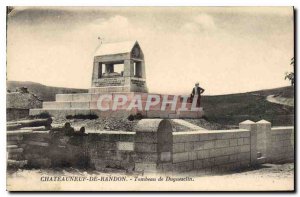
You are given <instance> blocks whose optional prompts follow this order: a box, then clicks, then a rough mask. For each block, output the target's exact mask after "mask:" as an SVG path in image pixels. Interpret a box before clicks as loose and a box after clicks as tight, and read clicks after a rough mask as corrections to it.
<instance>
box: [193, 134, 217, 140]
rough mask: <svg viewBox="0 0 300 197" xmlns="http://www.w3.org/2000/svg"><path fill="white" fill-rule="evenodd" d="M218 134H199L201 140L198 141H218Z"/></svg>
mask: <svg viewBox="0 0 300 197" xmlns="http://www.w3.org/2000/svg"><path fill="white" fill-rule="evenodd" d="M217 135H218V134H217V133H203V134H202V133H201V134H199V140H197V141H208V140H216V139H217Z"/></svg>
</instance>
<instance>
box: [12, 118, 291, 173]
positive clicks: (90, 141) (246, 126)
mask: <svg viewBox="0 0 300 197" xmlns="http://www.w3.org/2000/svg"><path fill="white" fill-rule="evenodd" d="M239 127H240V128H239V129H235V130H199V131H185V132H173V130H172V126H171V123H170V121H169V120H162V119H142V120H140V121H139V122H138V124H137V125H136V127H135V131H134V132H125V131H118V132H116V131H103V132H102V131H101V132H95V133H88V134H86V135H83V136H64V135H60V134H58V135H54V134H53V133H51V132H49V131H30V130H26V129H24V130H19V131H8V132H7V144H8V146H7V152H8V160H9V161H10V162H12V161H14V162H20V163H21V164H22V165H23V166H25V165H27V166H29V167H57V166H58V167H70V166H72V167H76V168H82V167H84V168H92V169H96V170H99V171H106V170H110V171H111V170H115V171H123V172H132V171H136V172H147V173H148V172H150V173H173V174H178V173H192V174H195V175H202V174H211V173H223V172H227V171H232V170H240V169H242V168H246V167H250V166H254V165H257V164H261V163H265V162H270V163H277V162H291V161H293V159H294V157H293V156H294V155H293V154H294V143H293V139H294V138H293V135H294V133H293V130H294V129H293V127H275V128H271V124H270V123H269V122H267V121H259V122H257V123H254V122H252V121H249V120H247V121H244V122H242V123H240V125H239ZM261 133H263V135H265V136H266V137H263V138H261V136H263V135H262V134H261Z"/></svg>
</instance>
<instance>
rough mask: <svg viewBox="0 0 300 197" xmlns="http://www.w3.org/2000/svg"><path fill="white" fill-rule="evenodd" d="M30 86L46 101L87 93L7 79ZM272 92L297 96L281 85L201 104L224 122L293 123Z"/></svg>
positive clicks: (211, 116) (9, 85)
mask: <svg viewBox="0 0 300 197" xmlns="http://www.w3.org/2000/svg"><path fill="white" fill-rule="evenodd" d="M17 87H27V88H28V90H29V91H30V92H32V93H33V94H36V95H37V96H38V97H39V98H41V99H43V101H54V100H55V95H56V94H59V93H60V94H61V93H64V94H67V93H86V92H87V90H86V89H74V88H62V87H50V86H45V85H42V84H39V83H34V82H19V81H8V82H7V89H9V90H15V89H16V88H17ZM269 95H274V96H276V97H280V98H289V99H291V98H294V87H282V88H275V89H268V90H260V91H254V92H247V93H240V94H228V95H217V96H203V97H202V101H201V105H202V107H203V108H204V111H205V118H206V119H207V120H208V121H211V122H216V123H219V124H222V125H234V126H237V125H238V124H239V123H240V122H242V121H244V120H247V119H249V120H253V121H258V120H261V119H265V120H268V121H270V122H271V123H272V124H273V125H275V126H276V125H277V126H283V125H294V107H292V106H287V105H282V104H277V103H272V102H269V101H267V100H266V98H267V97H268V96H269Z"/></svg>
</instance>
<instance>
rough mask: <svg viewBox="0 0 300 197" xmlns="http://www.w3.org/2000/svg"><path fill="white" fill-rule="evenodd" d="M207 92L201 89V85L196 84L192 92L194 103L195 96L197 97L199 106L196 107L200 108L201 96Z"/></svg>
mask: <svg viewBox="0 0 300 197" xmlns="http://www.w3.org/2000/svg"><path fill="white" fill-rule="evenodd" d="M204 91H205V90H204V89H203V88H201V87H200V86H199V83H198V82H197V83H195V87H194V88H193V90H192V94H191V99H192V101H193V99H194V96H197V104H196V107H200V100H201V94H202V93H203V92H204Z"/></svg>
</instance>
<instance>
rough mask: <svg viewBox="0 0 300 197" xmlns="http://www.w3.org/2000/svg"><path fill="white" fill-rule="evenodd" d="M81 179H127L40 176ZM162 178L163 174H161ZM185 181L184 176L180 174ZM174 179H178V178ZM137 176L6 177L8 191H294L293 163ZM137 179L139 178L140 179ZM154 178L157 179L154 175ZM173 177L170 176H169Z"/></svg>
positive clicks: (61, 172)
mask: <svg viewBox="0 0 300 197" xmlns="http://www.w3.org/2000/svg"><path fill="white" fill-rule="evenodd" d="M54 176H65V177H66V176H80V177H110V176H114V177H126V179H127V181H125V182H122V181H121V182H120V181H118V182H107V181H105V182H104V181H101V182H99V181H98V182H97V181H92V182H90V181H84V182H82V181H81V182H70V181H69V182H65V181H62V182H57V181H41V179H42V178H41V177H54ZM162 176H163V175H162ZM180 176H182V178H186V176H184V175H180ZM180 176H177V177H180ZM135 177H137V175H128V176H126V175H124V174H120V173H111V174H109V173H101V172H97V171H91V172H86V171H82V170H77V169H72V168H67V169H57V170H46V169H44V170H18V171H16V172H12V173H9V174H8V176H7V189H8V190H36V191H41V190H56V191H63V190H73V191H99V190H102V191H105V190H113V191H116V190H123V191H124V190H134V191H136V190H143V191H145V190H159V191H163V190H166V191H170V190H174V191H184V190H188V191H193V190H194V191H258V190H263V191H266V190H268V191H270V190H272V191H274V190H293V188H294V164H293V163H289V164H281V165H275V164H264V165H263V166H262V167H260V168H258V169H254V170H248V171H244V172H240V173H232V174H226V175H218V176H206V177H191V178H189V179H191V180H190V181H184V182H182V181H161V182H158V181H135ZM139 177H140V176H139ZM152 177H155V176H154V175H144V176H142V178H152ZM156 177H157V178H158V177H159V176H156ZM171 178H172V177H171ZM165 179H166V177H165Z"/></svg>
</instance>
